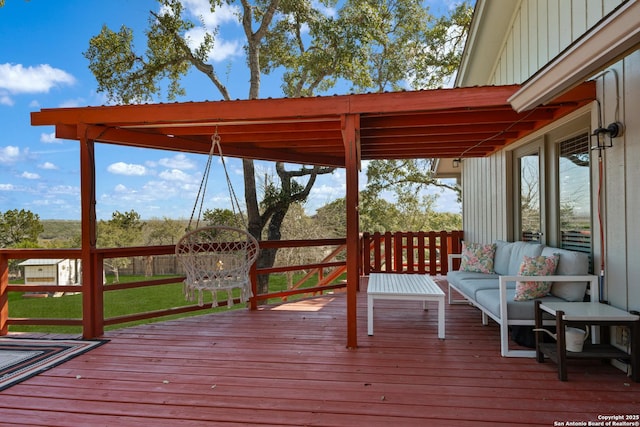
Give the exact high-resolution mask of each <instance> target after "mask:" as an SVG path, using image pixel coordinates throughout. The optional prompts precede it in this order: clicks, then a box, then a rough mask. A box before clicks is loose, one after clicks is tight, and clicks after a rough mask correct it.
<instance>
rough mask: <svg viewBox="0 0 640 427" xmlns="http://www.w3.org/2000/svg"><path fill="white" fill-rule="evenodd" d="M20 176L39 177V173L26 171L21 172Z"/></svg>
mask: <svg viewBox="0 0 640 427" xmlns="http://www.w3.org/2000/svg"><path fill="white" fill-rule="evenodd" d="M20 176H21V177H22V178H25V179H39V178H40V175H38V174H37V173H33V172H27V171H24V172H22V175H20Z"/></svg>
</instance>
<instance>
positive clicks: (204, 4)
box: [182, 0, 240, 28]
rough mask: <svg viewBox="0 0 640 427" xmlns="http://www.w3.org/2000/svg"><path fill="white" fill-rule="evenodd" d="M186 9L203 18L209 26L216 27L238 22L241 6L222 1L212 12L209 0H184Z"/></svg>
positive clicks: (200, 18)
mask: <svg viewBox="0 0 640 427" xmlns="http://www.w3.org/2000/svg"><path fill="white" fill-rule="evenodd" d="M182 4H183V5H184V7H185V10H186V11H187V12H188V13H190V14H191V15H193V16H194V17H196V18H198V19H199V20H201V21H202V22H203V23H204V25H205V26H206V27H207V28H216V27H218V26H219V25H221V24H224V23H227V22H238V14H239V13H240V8H239V7H237V6H231V5H229V4H226V3H222V4H219V5H217V6H216V10H215V11H214V12H213V13H212V12H211V3H210V2H209V0H182Z"/></svg>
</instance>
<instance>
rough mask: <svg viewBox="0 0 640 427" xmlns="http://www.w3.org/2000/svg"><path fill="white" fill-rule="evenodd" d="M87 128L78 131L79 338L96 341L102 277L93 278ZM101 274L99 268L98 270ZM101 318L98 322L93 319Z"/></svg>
mask: <svg viewBox="0 0 640 427" xmlns="http://www.w3.org/2000/svg"><path fill="white" fill-rule="evenodd" d="M87 130H88V129H87V128H86V127H83V126H81V127H79V128H78V133H79V134H81V135H80V139H81V142H80V205H81V220H82V221H81V222H82V248H81V253H82V255H81V257H80V258H81V260H82V335H83V337H84V338H96V337H99V336H101V335H102V334H103V333H104V328H103V326H102V324H103V323H104V321H103V320H102V319H104V313H103V307H102V295H100V297H98V296H97V293H98V292H100V293H102V274H100V277H96V264H97V257H96V256H95V249H96V192H95V188H96V182H95V176H96V175H95V173H96V171H95V152H94V142H93V140H90V139H89V138H88V137H87V135H86V134H87ZM100 271H102V268H100ZM98 316H100V317H101V322H100V323H97V322H96V318H97V317H98Z"/></svg>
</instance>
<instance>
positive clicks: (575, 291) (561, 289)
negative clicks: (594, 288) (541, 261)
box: [542, 247, 589, 301]
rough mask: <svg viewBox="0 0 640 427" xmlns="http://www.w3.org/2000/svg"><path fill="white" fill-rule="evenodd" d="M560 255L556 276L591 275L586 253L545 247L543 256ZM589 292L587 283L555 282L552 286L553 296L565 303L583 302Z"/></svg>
mask: <svg viewBox="0 0 640 427" xmlns="http://www.w3.org/2000/svg"><path fill="white" fill-rule="evenodd" d="M553 254H559V255H560V260H559V262H558V267H557V268H556V274H557V275H561V276H566V275H584V274H589V256H588V255H587V254H585V253H581V252H574V251H568V250H566V249H558V248H551V247H545V248H544V249H543V250H542V255H544V256H550V255H553ZM586 290H587V282H554V283H553V285H552V286H551V295H554V296H557V297H560V298H562V299H564V300H565V301H582V300H583V299H584V295H585V292H586Z"/></svg>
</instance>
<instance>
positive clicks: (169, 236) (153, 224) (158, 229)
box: [145, 217, 184, 245]
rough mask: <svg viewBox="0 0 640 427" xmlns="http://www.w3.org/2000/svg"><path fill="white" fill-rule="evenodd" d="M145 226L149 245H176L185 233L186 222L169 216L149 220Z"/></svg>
mask: <svg viewBox="0 0 640 427" xmlns="http://www.w3.org/2000/svg"><path fill="white" fill-rule="evenodd" d="M145 228H146V230H145V231H146V234H147V239H146V240H147V244H148V245H174V244H175V243H176V242H177V241H178V239H180V236H182V235H183V234H184V224H183V223H182V222H181V221H178V220H175V219H171V218H167V217H163V218H162V220H151V221H148V222H147V223H146V227H145Z"/></svg>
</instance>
